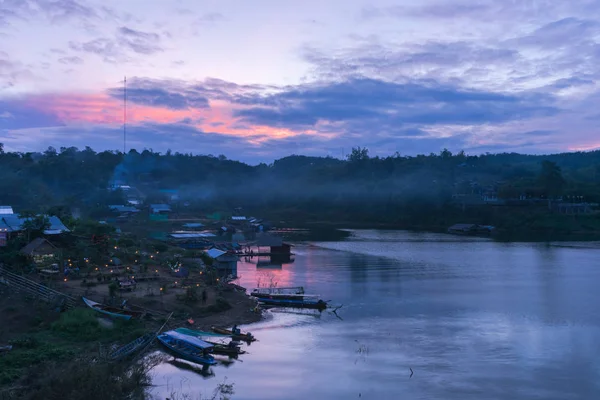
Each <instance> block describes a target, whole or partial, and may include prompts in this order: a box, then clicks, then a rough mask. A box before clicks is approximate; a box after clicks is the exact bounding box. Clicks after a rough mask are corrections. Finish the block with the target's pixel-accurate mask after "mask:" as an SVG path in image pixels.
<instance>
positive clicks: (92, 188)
mask: <svg viewBox="0 0 600 400" xmlns="http://www.w3.org/2000/svg"><path fill="white" fill-rule="evenodd" d="M0 164H1V165H2V169H1V170H0V174H1V175H2V179H0V201H1V203H2V204H4V205H11V206H13V207H15V208H16V209H19V210H35V211H36V212H46V211H48V210H54V212H55V213H59V212H61V211H56V210H63V211H62V212H63V213H64V209H65V208H68V209H70V210H73V209H79V210H80V211H81V213H82V214H83V215H85V214H86V213H88V212H90V210H93V209H95V208H102V207H106V205H108V204H123V203H125V198H124V197H125V194H124V193H123V192H122V191H119V190H116V191H110V190H107V187H109V186H110V185H111V184H115V183H116V184H118V183H123V184H127V185H131V186H135V187H136V188H137V189H139V190H140V192H142V193H144V194H145V195H146V198H147V200H148V201H154V202H157V201H164V200H165V195H164V193H163V192H162V191H161V190H164V189H176V190H178V191H179V195H180V199H181V200H180V201H182V202H186V203H188V204H189V205H190V207H192V208H193V207H195V206H196V207H200V208H205V209H207V211H208V209H213V210H215V209H221V210H228V209H233V208H235V207H243V208H245V209H246V210H248V212H255V213H265V214H269V215H272V216H273V217H274V218H291V216H293V218H295V219H298V220H302V219H303V218H313V219H323V220H326V219H327V218H331V219H341V218H345V219H348V220H360V221H388V220H398V221H400V220H407V219H413V220H418V219H420V218H425V219H427V218H434V217H435V215H438V214H440V213H447V211H448V209H450V208H452V207H453V198H454V197H455V196H456V195H457V194H468V193H474V192H476V191H478V190H479V191H481V190H483V188H490V190H494V191H496V193H497V195H498V196H499V197H501V198H516V197H519V196H527V197H542V198H544V197H545V198H547V197H560V196H562V197H563V198H577V199H580V200H581V199H585V201H591V202H598V201H600V152H599V151H593V152H576V153H562V154H554V155H546V156H534V155H523V154H517V153H500V154H490V153H486V154H481V155H468V154H465V153H464V152H462V151H461V152H458V153H456V154H453V153H452V152H450V151H448V150H447V149H443V150H442V151H440V152H439V153H431V154H429V155H424V154H423V155H417V156H405V155H401V154H399V153H395V154H393V155H390V156H388V157H371V156H370V155H369V151H368V149H366V148H354V149H353V150H352V152H351V153H350V154H349V155H348V157H347V158H346V159H344V160H342V159H337V158H333V157H310V156H302V155H291V156H288V157H284V158H281V159H278V160H275V161H274V162H272V163H270V164H266V163H260V164H258V165H249V164H246V163H243V162H239V161H234V160H229V159H227V158H226V157H225V156H212V155H192V154H183V153H173V152H171V151H168V152H166V153H164V154H161V153H159V152H154V151H152V150H150V149H145V150H143V151H141V152H138V151H136V150H133V149H132V150H130V151H129V152H128V153H127V154H124V153H122V152H120V151H103V152H95V151H94V150H93V149H91V148H90V147H86V148H85V149H82V150H80V149H77V148H75V147H68V148H60V149H55V148H53V147H49V148H48V149H47V150H46V151H44V152H27V153H24V152H4V151H3V148H2V147H0ZM61 207H62V208H61ZM436 213H438V214H436ZM432 216H433V217H432Z"/></svg>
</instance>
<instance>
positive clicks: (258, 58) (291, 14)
mask: <svg viewBox="0 0 600 400" xmlns="http://www.w3.org/2000/svg"><path fill="white" fill-rule="evenodd" d="M599 64H600V3H599V2H598V1H597V0H593V1H588V0H573V1H563V0H560V1H558V0H552V1H551V0H470V1H467V0H464V1H463V0H454V1H446V0H404V1H387V0H370V1H360V0H327V1H323V0H303V1H301V2H287V1H281V0H253V1H242V0H235V1H234V0H219V1H216V0H215V1H208V0H169V1H166V0H165V1H163V0H0V142H2V143H4V148H5V149H6V150H7V151H40V150H45V149H46V148H47V147H48V146H53V147H55V148H57V149H58V148H60V147H70V146H76V147H79V148H84V147H85V146H90V147H92V148H93V149H95V150H97V151H102V150H107V149H108V150H121V151H122V150H123V146H124V141H123V121H124V112H123V111H124V107H123V97H124V96H123V87H124V79H125V77H126V86H127V119H126V120H127V127H126V131H127V135H126V136H127V140H126V149H127V151H128V150H129V149H131V148H135V149H137V150H139V151H141V150H143V149H152V150H153V151H158V152H165V151H167V150H168V149H170V150H171V151H173V152H181V153H194V154H213V155H220V154H223V155H225V156H227V157H228V158H231V159H237V160H242V161H246V162H249V163H258V162H271V161H273V160H274V159H277V158H281V157H284V156H287V155H290V154H305V155H314V156H333V157H343V156H344V155H345V154H348V153H349V152H350V151H351V149H352V147H358V146H360V147H367V148H368V149H369V153H370V155H372V156H375V155H379V156H387V155H391V154H394V153H396V152H398V153H400V154H402V155H415V154H421V153H424V154H429V153H430V152H435V153H437V152H439V151H440V150H441V149H443V148H448V149H449V150H451V151H453V152H456V151H460V150H464V151H465V152H467V153H468V154H481V153H484V152H520V153H529V154H544V153H556V152H563V151H580V150H593V149H598V148H600V135H599V134H598V130H597V126H598V123H599V122H600V107H598V106H597V104H598V103H599V102H598V100H600V89H599V87H598V84H597V78H598V76H599V75H600V68H598V65H599Z"/></svg>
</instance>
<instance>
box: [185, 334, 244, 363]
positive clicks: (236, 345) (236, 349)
mask: <svg viewBox="0 0 600 400" xmlns="http://www.w3.org/2000/svg"><path fill="white" fill-rule="evenodd" d="M175 332H177V333H180V334H182V335H186V336H191V337H195V338H198V339H200V340H202V341H204V342H206V343H208V344H212V345H213V349H212V351H211V352H212V353H214V354H225V355H229V356H233V355H239V354H244V353H246V352H245V351H244V350H242V349H241V348H240V342H238V341H235V340H233V339H232V338H231V336H229V335H221V334H219V333H212V332H203V331H195V330H192V329H187V328H177V329H175ZM218 339H221V340H223V339H230V341H229V343H219V342H215V340H218Z"/></svg>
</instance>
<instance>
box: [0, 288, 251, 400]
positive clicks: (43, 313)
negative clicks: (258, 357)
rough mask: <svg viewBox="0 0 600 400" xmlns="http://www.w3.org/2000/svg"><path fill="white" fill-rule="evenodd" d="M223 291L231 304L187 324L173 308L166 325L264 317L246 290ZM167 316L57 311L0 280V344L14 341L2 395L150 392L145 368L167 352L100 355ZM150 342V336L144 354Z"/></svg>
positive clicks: (2, 374)
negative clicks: (119, 357)
mask: <svg viewBox="0 0 600 400" xmlns="http://www.w3.org/2000/svg"><path fill="white" fill-rule="evenodd" d="M226 299H227V301H228V304H230V308H228V309H227V310H222V311H217V310H213V311H211V312H209V313H208V315H204V316H203V317H199V318H194V319H195V321H194V324H193V326H190V325H189V324H188V323H187V319H188V317H190V314H189V313H184V312H182V310H179V312H178V315H176V316H175V318H172V319H170V320H169V321H168V322H167V326H166V327H165V329H166V330H168V329H174V328H177V327H182V326H187V327H192V328H193V329H197V330H204V331H210V328H211V326H213V325H217V326H232V325H234V324H238V325H245V324H250V323H253V322H257V321H259V320H261V319H262V313H256V312H253V311H251V307H253V306H254V305H255V302H254V301H252V300H251V299H250V298H249V297H248V296H246V295H245V294H242V293H239V292H231V293H228V294H227V295H226ZM196 311H197V312H196V313H194V308H192V309H191V313H192V315H194V314H195V315H202V314H206V313H203V312H202V310H200V309H199V308H196ZM165 321H166V317H164V316H157V317H155V318H152V319H151V320H146V319H144V320H130V321H122V320H112V319H107V318H103V317H102V316H101V315H100V314H99V313H97V312H95V311H93V310H91V309H89V308H86V307H84V306H78V307H76V308H73V309H70V310H68V311H63V312H57V311H56V310H55V309H54V307H53V305H52V304H49V303H47V302H43V301H40V300H39V299H37V298H36V297H34V296H31V295H27V294H23V293H21V292H17V291H14V290H13V289H12V288H10V286H4V285H2V284H0V327H1V328H0V344H4V343H6V344H10V345H11V346H12V349H11V350H10V351H7V352H4V353H2V354H0V399H2V400H4V399H6V400H8V399H27V400H38V399H39V400H42V399H54V398H56V399H59V398H60V399H67V398H68V399H73V400H77V399H82V400H83V399H85V400H94V399H102V400H106V399H108V400H110V399H115V400H117V399H118V400H122V399H123V398H131V399H140V400H142V399H148V398H149V397H148V392H147V389H148V388H150V387H151V380H150V375H149V373H150V371H151V369H152V368H153V366H155V365H157V364H159V363H162V362H165V361H166V360H167V359H168V358H169V357H168V356H166V355H163V354H162V353H160V354H161V355H159V356H156V355H150V356H149V358H148V357H145V358H144V359H140V358H139V357H138V356H139V355H136V356H133V357H129V358H128V359H126V360H125V361H122V362H108V361H106V360H105V359H104V356H105V355H106V354H107V352H108V351H110V350H111V349H114V348H116V347H118V346H122V345H124V344H127V343H129V342H130V341H132V340H134V339H136V338H138V337H140V336H142V335H144V334H146V333H154V332H156V330H157V329H158V328H159V327H160V326H161V325H163V324H164V323H165ZM156 348H158V344H157V343H156V342H153V344H152V345H151V346H150V348H149V349H147V351H146V352H145V353H146V355H147V353H148V352H150V350H153V349H156ZM217 389H218V390H217V391H215V393H213V395H212V397H210V396H209V397H206V399H228V398H229V397H227V394H228V393H229V394H232V393H231V392H232V390H233V385H232V384H220V385H218V388H217ZM172 398H191V399H202V400H204V399H205V397H200V396H199V395H197V394H186V393H174V394H173V396H172Z"/></svg>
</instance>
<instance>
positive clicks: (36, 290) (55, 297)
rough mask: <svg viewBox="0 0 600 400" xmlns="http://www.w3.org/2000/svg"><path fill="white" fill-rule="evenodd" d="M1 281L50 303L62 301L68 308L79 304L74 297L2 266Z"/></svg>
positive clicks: (0, 271) (0, 270) (0, 269)
mask: <svg viewBox="0 0 600 400" xmlns="http://www.w3.org/2000/svg"><path fill="white" fill-rule="evenodd" d="M0 283H3V284H5V285H7V286H9V287H11V288H14V289H15V290H18V291H20V292H24V293H27V294H30V295H32V296H35V297H37V298H39V299H41V300H43V301H46V302H48V303H52V304H58V303H60V302H62V303H63V306H64V307H65V308H67V309H68V308H72V307H75V305H76V304H77V300H76V299H75V298H74V297H71V296H69V295H66V294H64V293H61V292H58V291H56V290H54V289H50V288H49V287H47V286H44V285H42V284H39V283H37V282H35V281H32V280H30V279H27V278H24V277H22V276H20V275H17V274H14V273H12V272H10V271H7V270H6V269H5V268H2V267H0Z"/></svg>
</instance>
